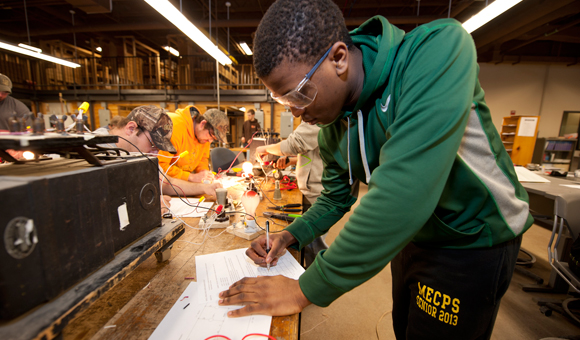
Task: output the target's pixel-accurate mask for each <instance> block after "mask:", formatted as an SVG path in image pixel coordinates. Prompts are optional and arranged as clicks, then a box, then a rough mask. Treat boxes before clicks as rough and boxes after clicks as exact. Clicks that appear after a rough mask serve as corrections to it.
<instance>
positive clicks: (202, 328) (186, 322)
mask: <svg viewBox="0 0 580 340" xmlns="http://www.w3.org/2000/svg"><path fill="white" fill-rule="evenodd" d="M199 286H200V285H199V284H198V283H196V282H191V283H190V284H189V286H187V288H186V289H185V291H184V292H183V294H181V296H180V297H179V299H177V301H176V302H175V304H174V305H173V307H172V308H171V309H170V310H169V312H168V313H167V315H165V317H164V318H163V320H162V321H161V323H160V324H159V326H157V328H156V329H155V331H154V332H153V334H151V336H150V337H149V340H203V339H206V338H208V337H210V336H212V335H225V336H227V337H228V338H230V339H232V340H241V339H242V338H243V337H244V336H245V335H247V334H250V333H260V334H269V333H270V325H271V323H272V317H271V316H265V315H252V316H246V317H241V318H228V317H227V315H226V314H227V312H229V311H230V310H234V309H238V308H240V307H239V306H232V307H224V306H218V305H217V302H216V301H212V302H207V303H205V302H202V303H200V302H199V301H196V298H195V296H196V295H197V294H196V291H197V290H198V289H199ZM187 304H189V305H187ZM186 305H187V307H186V308H185V309H183V308H184V307H185V306H186Z"/></svg>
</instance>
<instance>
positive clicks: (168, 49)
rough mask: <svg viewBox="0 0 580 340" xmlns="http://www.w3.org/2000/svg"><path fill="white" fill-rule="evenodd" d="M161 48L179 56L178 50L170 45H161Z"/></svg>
mask: <svg viewBox="0 0 580 340" xmlns="http://www.w3.org/2000/svg"><path fill="white" fill-rule="evenodd" d="M163 49H164V50H166V51H167V52H169V53H171V54H173V55H174V56H176V57H179V51H178V50H176V49H174V48H173V47H171V46H163Z"/></svg>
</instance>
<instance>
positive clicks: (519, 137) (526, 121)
mask: <svg viewBox="0 0 580 340" xmlns="http://www.w3.org/2000/svg"><path fill="white" fill-rule="evenodd" d="M539 123H540V117H539V116H509V117H504V118H503V123H502V126H501V132H500V135H501V140H502V142H503V146H504V147H505V149H506V151H507V152H508V154H509V155H510V157H511V159H512V162H513V163H514V164H516V165H522V166H525V165H527V164H528V163H531V161H532V155H533V153H534V146H535V144H536V136H537V134H538V125H539Z"/></svg>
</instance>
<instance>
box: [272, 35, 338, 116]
mask: <svg viewBox="0 0 580 340" xmlns="http://www.w3.org/2000/svg"><path fill="white" fill-rule="evenodd" d="M331 49H332V46H330V48H329V49H328V50H327V51H326V53H324V55H323V56H322V58H320V60H318V62H317V63H316V65H314V67H312V69H311V70H310V72H308V74H306V76H305V77H304V79H302V81H301V82H300V83H299V84H298V86H296V88H294V90H292V91H290V92H288V93H286V94H285V95H283V96H280V97H276V96H274V94H273V93H270V96H272V98H273V99H274V100H275V101H277V102H278V103H280V104H282V105H284V106H290V107H293V108H296V109H299V110H301V109H304V108H305V107H307V106H308V105H310V104H312V102H313V101H314V98H316V94H318V88H317V87H316V84H314V83H313V82H311V81H310V78H311V77H312V75H313V74H314V72H316V70H317V69H318V67H319V66H320V64H322V62H323V61H324V59H326V57H327V56H328V54H329V53H330V50H331Z"/></svg>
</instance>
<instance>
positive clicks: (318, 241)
mask: <svg viewBox="0 0 580 340" xmlns="http://www.w3.org/2000/svg"><path fill="white" fill-rule="evenodd" d="M311 206H312V205H311V204H310V203H308V201H307V200H306V198H303V199H302V213H305V212H306V211H307V210H308V209H309V208H310V207H311ZM325 235H326V234H325ZM323 249H328V245H327V244H326V242H324V239H323V238H322V237H317V238H315V239H314V241H312V243H310V244H308V245H307V246H305V247H304V248H302V252H301V258H302V261H301V263H302V266H303V267H304V268H308V267H310V265H311V264H312V262H314V259H315V258H316V255H317V254H318V252H320V251H321V250H323Z"/></svg>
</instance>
